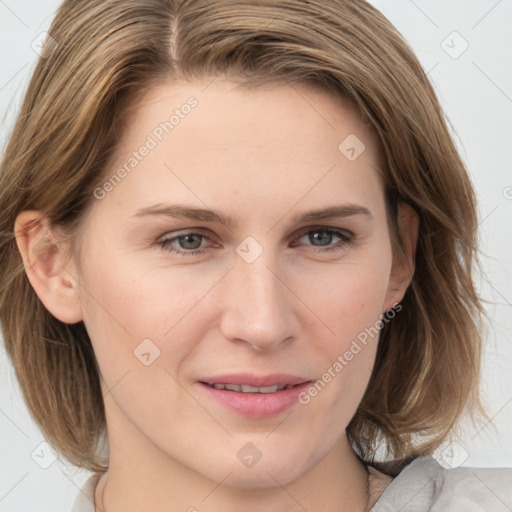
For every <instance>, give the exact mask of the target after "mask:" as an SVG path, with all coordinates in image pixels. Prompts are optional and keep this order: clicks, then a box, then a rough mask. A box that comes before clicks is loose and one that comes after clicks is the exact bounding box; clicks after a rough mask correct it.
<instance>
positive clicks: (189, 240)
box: [180, 235, 201, 249]
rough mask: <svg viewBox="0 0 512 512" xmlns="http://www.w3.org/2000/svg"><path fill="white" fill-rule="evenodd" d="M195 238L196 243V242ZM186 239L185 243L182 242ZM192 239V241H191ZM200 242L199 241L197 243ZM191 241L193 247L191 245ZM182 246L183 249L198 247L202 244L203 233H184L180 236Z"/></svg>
mask: <svg viewBox="0 0 512 512" xmlns="http://www.w3.org/2000/svg"><path fill="white" fill-rule="evenodd" d="M194 239H195V243H194ZM183 240H185V243H182V242H183ZM191 240H192V241H191ZM197 242H199V243H197ZM189 243H191V244H192V245H193V247H189V246H188V244H189ZM180 246H181V248H182V249H198V248H199V247H200V246H201V235H183V236H181V237H180Z"/></svg>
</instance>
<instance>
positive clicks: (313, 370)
mask: <svg viewBox="0 0 512 512" xmlns="http://www.w3.org/2000/svg"><path fill="white" fill-rule="evenodd" d="M50 34H51V39H50V38H48V40H47V45H46V49H45V52H44V54H43V57H44V58H42V59H41V60H40V62H39V63H38V66H37V68H36V70H35V72H34V76H33V78H32V81H31V84H30V86H29V89H28V91H27V94H26V98H25V102H24V104H23V106H22V109H21V112H20V114H19V118H18V121H17V123H16V126H15V128H14V131H13V134H12V137H11V139H10V142H9V145H8V146H7V150H6V152H5V156H4V160H3V163H2V172H1V176H0V180H1V182H0V207H1V211H2V212H4V213H3V214H2V216H1V222H2V225H1V228H0V229H1V231H2V232H3V233H12V236H8V237H4V238H2V242H1V246H0V251H1V257H2V261H5V262H6V268H5V272H4V273H3V275H2V287H1V289H2V295H1V298H0V305H1V308H0V314H1V317H0V318H1V322H2V328H3V333H4V338H5V344H6V348H7V351H8V353H9V355H10V357H11V358H12V361H13V364H14V366H15V368H16V372H17V376H18V379H19V381H20V385H21V387H22V390H23V392H24V396H25V399H26V401H27V405H28V407H29V409H30V411H31V412H32V414H33V415H34V418H35V419H36V421H37V422H38V424H39V425H40V427H41V429H42V430H43V432H44V433H45V435H46V436H47V438H48V440H49V442H50V443H51V444H52V445H53V446H54V447H56V449H57V450H58V451H59V452H60V453H61V454H62V455H63V456H64V457H66V458H67V459H68V460H69V461H71V462H72V463H74V464H76V465H77V466H79V467H82V468H86V469H89V470H91V471H93V472H94V475H92V476H91V478H90V479H89V480H88V481H87V483H86V484H85V486H84V488H83V489H82V492H81V493H80V494H79V495H78V496H77V501H76V503H75V506H74V508H73V510H74V512H79V511H82V512H83V511H88V512H89V511H90V512H92V511H94V510H96V511H108V512H115V511H117V510H123V511H130V510H141V509H147V510H152V511H160V510H200V511H207V510H221V509H222V510H239V509H240V507H241V506H243V508H244V510H249V511H259V510H265V511H267V510H270V511H273V510H287V511H295V510H308V511H313V510H347V511H348V510H350V511H358V510H361V511H362V510H372V511H374V512H375V511H384V510H413V509H414V510H432V509H434V510H435V509H438V510H460V508H461V507H462V506H465V507H466V508H468V509H471V507H472V509H476V508H477V507H480V508H484V509H488V510H494V509H498V507H500V506H502V504H504V503H506V505H507V506H512V496H511V495H510V490H509V489H508V487H509V486H507V485H506V481H507V480H508V481H510V477H511V476H512V471H510V470H507V469H489V470H482V469H470V468H464V469H450V470H446V469H444V468H443V467H442V466H440V465H439V464H438V463H437V462H436V460H435V459H434V458H432V456H431V455H432V454H433V453H434V451H435V450H436V449H437V448H438V447H440V446H441V445H442V444H443V443H444V442H446V441H447V440H448V439H449V438H450V435H451V434H453V432H455V430H454V429H455V427H456V426H457V422H458V420H459V418H460V417H461V415H462V413H463V412H465V411H468V412H470V413H472V414H473V415H474V416H476V415H478V414H482V415H484V416H485V412H484V411H483V408H482V406H481V403H480V398H479V393H478V379H479V366H480V353H481V335H480V333H479V327H480V318H481V314H482V306H481V304H480V302H479V299H478V297H477V294H476V292H475V288H474V284H473V280H472V273H471V269H472V265H473V263H474V261H475V259H476V250H477V249H476V238H475V233H476V225H477V218H476V207H475V198H474V193H473V189H472V186H471V182H470V180H469V178H468V175H467V172H466V170H465V169H464V166H463V164H462V162H461V159H460V157H459V155H458V154H457V151H456V149H455V146H454V144H453V142H452V140H451V138H450V136H449V132H448V130H447V128H446V124H445V121H444V117H443V113H442V111H441V109H440V106H439V104H438V101H437V99H436V96H435V93H434V91H433V89H432V87H431V85H430V84H429V82H428V80H427V78H426V76H425V73H424V72H423V70H422V68H421V66H420V64H419V63H418V61H417V59H416V58H415V56H414V55H413V53H412V51H411V50H410V48H409V47H408V46H407V44H406V43H405V41H404V40H403V38H402V37H401V36H400V35H399V34H398V33H397V31H396V30H395V29H394V28H393V27H392V26H391V25H390V23H389V22H388V21H387V20H386V19H385V18H384V17H383V16H382V15H381V14H380V13H379V12H378V11H377V10H375V9H374V8H372V7H371V6H370V5H369V4H367V3H366V2H363V1H350V2H349V1H341V0H338V1H332V2H320V1H318V2H302V1H300V2H297V1H293V2H291V1H279V2H275V1H271V0H264V1H258V2H257V3H254V2H246V1H234V0H233V1H219V2H208V1H206V0H205V1H203V0H195V1H185V2H183V1H180V2H178V1H164V0H158V1H157V0H152V1H146V2H136V1H120V0H110V1H105V0H91V1H89V2H79V1H77V0H73V1H66V2H64V4H63V5H62V7H61V8H60V10H59V11H58V13H57V15H56V18H55V20H54V22H53V25H52V28H51V29H50ZM27 319H30V321H29V322H28V321H27Z"/></svg>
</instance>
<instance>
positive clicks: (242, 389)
mask: <svg viewBox="0 0 512 512" xmlns="http://www.w3.org/2000/svg"><path fill="white" fill-rule="evenodd" d="M200 382H201V381H200ZM201 384H205V385H207V386H210V387H212V388H214V389H224V390H226V391H236V392H238V393H276V392H277V391H284V390H286V389H291V388H294V387H296V386H300V384H295V385H294V384H274V385H273V386H250V385H249V384H221V383H220V382H216V383H214V384H210V383H208V382H201Z"/></svg>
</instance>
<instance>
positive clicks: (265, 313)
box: [222, 244, 296, 350]
mask: <svg viewBox="0 0 512 512" xmlns="http://www.w3.org/2000/svg"><path fill="white" fill-rule="evenodd" d="M241 245H242V244H241ZM249 261H250V260H246V259H244V257H243V255H242V256H240V257H239V256H238V255H237V256H236V258H235V264H234V268H233V270H232V271H231V272H230V277H229V287H228V288H229V290H228V295H227V296H225V300H224V304H225V310H224V318H223V322H222V329H223V333H224V336H226V338H228V339H231V340H242V341H244V342H247V343H249V344H251V345H252V346H253V347H254V348H256V349H259V350H265V349H267V350H268V349H270V348H271V347H272V346H275V345H278V344H280V343H282V342H283V341H284V340H286V339H288V338H290V337H291V336H294V335H295V334H296V332H295V330H294V329H295V325H296V324H295V322H294V316H293V309H292V305H291V304H290V298H291V294H290V292H289V291H288V290H287V288H286V286H285V285H284V283H283V282H282V281H281V279H279V278H278V277H277V275H278V271H277V270H276V267H277V264H276V261H275V258H274V257H273V255H272V254H271V253H270V251H262V252H261V254H260V255H259V256H258V257H257V258H256V259H255V260H254V261H251V262H249ZM276 274H277V275H276Z"/></svg>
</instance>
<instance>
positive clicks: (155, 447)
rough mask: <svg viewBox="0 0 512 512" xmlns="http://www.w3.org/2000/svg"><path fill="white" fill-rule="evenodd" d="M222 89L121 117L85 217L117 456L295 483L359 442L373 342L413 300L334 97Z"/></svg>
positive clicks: (92, 303) (202, 88)
mask: <svg viewBox="0 0 512 512" xmlns="http://www.w3.org/2000/svg"><path fill="white" fill-rule="evenodd" d="M208 83H210V81H204V82H200V81H197V82H174V83H167V84H161V85H159V86H158V87H155V88H153V89H151V90H149V91H147V92H146V94H145V95H144V97H142V98H140V99H139V101H138V102H137V104H136V105H134V107H133V109H132V111H131V113H130V116H129V117H127V120H128V130H127V132H126V134H125V136H124V138H123V140H122V144H121V146H120V148H119V151H118V153H117V156H116V158H115V161H113V162H112V163H111V165H110V166H109V173H108V176H107V178H106V181H105V184H104V186H103V187H101V188H99V189H96V192H95V195H96V197H95V198H94V200H93V201H94V202H93V205H92V208H91V210H90V212H89V213H88V215H87V217H86V219H85V221H84V222H85V223H84V226H83V228H84V229H83V234H82V241H81V257H80V262H81V266H80V278H79V279H80V283H81V287H82V289H83V292H84V293H83V294H82V299H81V311H82V315H83V321H84V323H85V326H86V328H87V330H88V332H89V335H90V337H91V340H92V344H93V347H94V351H95V354H96V357H97V360H98V365H99V368H100V372H101V379H102V386H103V392H104V394H105V407H106V411H107V420H108V424H109V435H110V436H111V438H110V446H111V450H115V449H121V444H122V443H135V444H136V445H137V446H143V445H145V446H147V447H151V448H148V450H151V451H152V453H153V454H158V457H159V458H160V460H166V461H172V463H173V464H177V465H181V466H184V467H186V468H188V469H190V470H192V471H194V472H196V473H199V474H201V475H203V476H206V477H208V478H211V479H212V480H215V481H220V480H221V479H222V478H225V477H226V475H227V474H228V473H229V475H230V476H229V477H228V479H227V480H226V481H225V483H229V484H231V485H234V486H258V485H263V484H268V483H269V476H268V473H271V474H272V475H273V476H274V477H275V478H276V479H277V480H278V481H279V482H281V483H282V484H285V483H287V482H289V481H292V480H293V479H295V478H297V477H298V476H299V475H301V474H302V473H304V472H306V471H307V470H308V469H310V468H311V467H313V466H314V465H315V464H316V463H317V462H318V461H319V460H321V459H322V458H323V457H325V456H326V455H327V454H328V453H329V452H331V451H332V450H333V449H335V447H336V446H337V445H338V443H339V442H340V440H341V439H344V438H345V428H346V426H347V424H348V423H349V421H350V419H351V418H352V416H353V415H354V413H355V411H356V408H357V406H358V404H359V402H360V400H361V398H362V396H363V393H364V391H365V388H366V386H367V383H368V380H369V378H370V374H371V371H372V367H373V363H374V358H375V353H376V348H377V336H374V337H373V338H372V336H367V341H366V343H363V342H362V341H361V340H362V338H364V336H361V335H362V333H364V332H368V329H370V328H372V327H373V328H374V327H375V325H376V324H378V323H379V319H380V315H381V313H383V312H384V311H385V310H386V309H388V308H390V307H392V306H393V304H394V303H395V302H396V301H397V300H400V298H401V296H397V295H396V293H395V292H394V291H393V290H394V287H393V286H392V280H391V278H390V276H391V272H392V268H393V267H392V261H393V260H392V251H391V245H390V234H389V231H388V224H387V220H386V205H385V197H384V189H383V185H382V183H381V180H380V178H379V175H378V173H377V171H376V169H377V168H378V167H379V160H378V154H377V144H376V141H375V139H374V138H373V136H372V134H371V133H370V132H369V131H368V130H367V129H366V128H365V127H364V126H363V125H362V124H360V122H359V120H358V117H357V115H356V114H355V113H354V112H353V111H352V110H351V109H350V108H349V107H348V105H344V104H342V103H341V102H340V100H337V99H335V98H333V97H331V96H329V95H328V94H326V93H324V92H321V91H317V90H314V89H311V88H308V87H306V86H301V87H299V86H294V87H291V86H289V85H286V86H273V87H270V86H268V87H265V88H257V89H253V90H247V89H242V88H237V87H236V86H235V84H234V83H232V82H229V81H222V80H216V81H214V82H212V83H210V84H209V85H208ZM191 97H193V98H194V99H193V100H190V99H189V98H191ZM185 105H188V107H186V106H185ZM173 113H174V114H175V115H174V118H171V121H169V119H170V117H171V115H173ZM165 123H167V124H165ZM356 137H357V138H356ZM362 144H364V147H363V145H362ZM144 147H145V148H146V149H143V148H144ZM123 168H124V172H123V171H120V169H123ZM113 175H116V176H117V178H113V177H112V176H113ZM109 178H110V180H109ZM199 209H200V210H208V211H210V213H208V211H206V212H205V211H202V212H200V211H199ZM327 209H332V210H330V211H329V212H324V214H323V215H322V214H321V213H320V214H318V215H314V212H319V211H323V210H327ZM212 211H214V212H215V213H216V214H217V215H214V214H213V213H211V212H212ZM227 219H229V222H228V221H227ZM354 341H355V342H356V345H354ZM356 346H358V347H359V350H358V349H357V348H356ZM350 354H351V355H350ZM336 363H337V364H336ZM329 377H330V378H329ZM319 382H320V383H319ZM315 383H316V388H315V389H316V392H315V391H314V389H313V387H312V385H314V384H315ZM213 384H217V386H213ZM222 384H224V385H226V384H228V385H229V384H231V385H234V387H233V386H230V387H231V389H222V388H223V387H224V386H222ZM241 385H244V388H242V387H237V386H241ZM274 385H279V386H280V387H279V390H277V391H276V389H275V387H272V386H274ZM283 385H286V386H287V388H288V389H284V390H281V387H282V386H283ZM247 386H252V387H247ZM291 386H293V387H291ZM262 388H263V389H262ZM272 485H275V483H274V482H272Z"/></svg>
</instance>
